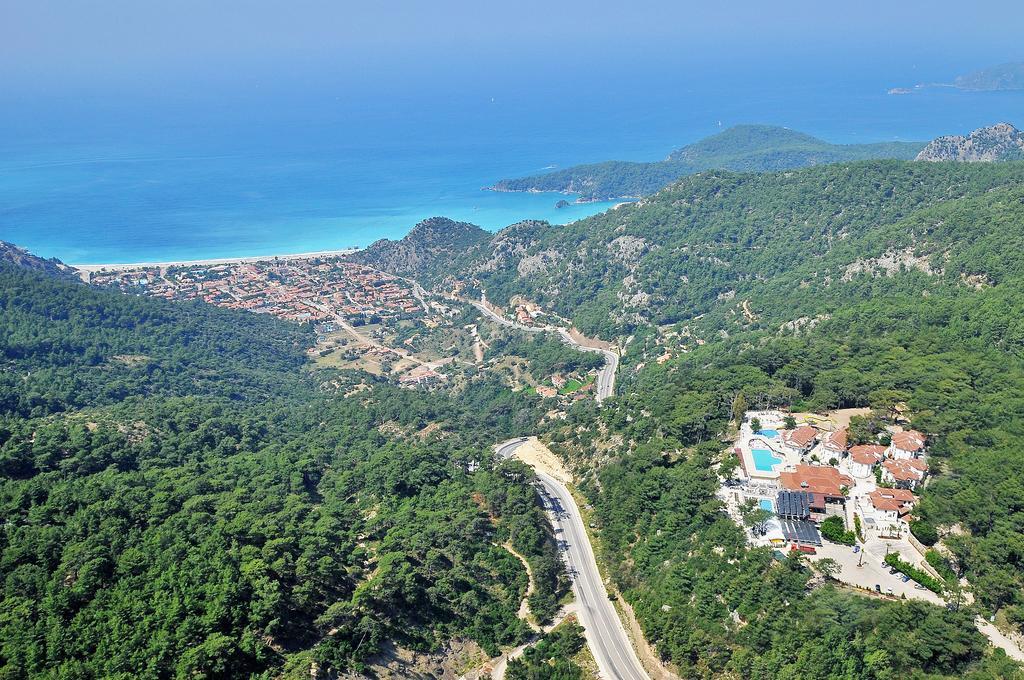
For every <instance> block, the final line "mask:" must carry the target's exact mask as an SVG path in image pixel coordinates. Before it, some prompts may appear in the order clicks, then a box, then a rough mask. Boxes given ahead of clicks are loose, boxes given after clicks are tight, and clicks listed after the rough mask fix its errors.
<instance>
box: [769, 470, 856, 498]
mask: <svg viewBox="0 0 1024 680" xmlns="http://www.w3.org/2000/svg"><path fill="white" fill-rule="evenodd" d="M779 483H780V484H782V488H783V489H787V490H789V491H810V492H811V493H817V494H825V495H827V496H841V495H843V494H842V489H841V487H844V486H846V487H850V486H853V480H852V479H850V478H849V477H848V476H846V475H844V474H842V473H841V472H839V470H837V469H835V468H834V467H825V466H818V465H797V466H796V469H795V470H794V471H793V472H780V473H779Z"/></svg>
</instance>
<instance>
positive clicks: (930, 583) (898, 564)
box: [885, 553, 944, 595]
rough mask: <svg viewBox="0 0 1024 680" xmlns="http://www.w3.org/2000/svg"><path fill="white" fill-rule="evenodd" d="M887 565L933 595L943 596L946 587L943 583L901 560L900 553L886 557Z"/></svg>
mask: <svg viewBox="0 0 1024 680" xmlns="http://www.w3.org/2000/svg"><path fill="white" fill-rule="evenodd" d="M885 563H886V564H887V565H889V566H890V567H892V568H894V569H895V570H896V571H898V572H901V573H903V574H906V575H907V576H909V577H910V578H912V579H913V580H915V581H917V582H918V583H920V584H921V585H923V586H924V587H925V588H927V589H928V590H930V591H932V592H933V593H935V594H937V595H942V591H943V590H944V586H943V584H942V582H941V581H939V579H937V578H935V577H934V576H932V575H931V574H929V573H927V572H925V571H922V570H920V569H918V568H917V567H915V566H914V565H912V564H910V563H909V562H904V561H903V560H902V559H900V556H899V554H898V553H889V554H888V555H886V556H885Z"/></svg>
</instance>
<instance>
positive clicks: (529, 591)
mask: <svg viewBox="0 0 1024 680" xmlns="http://www.w3.org/2000/svg"><path fill="white" fill-rule="evenodd" d="M501 547H502V548H504V549H505V550H507V551H509V552H510V553H512V554H513V555H515V556H516V557H517V558H519V561H520V562H522V563H523V567H525V568H526V576H527V578H528V579H529V583H528V585H527V586H526V595H524V596H523V601H522V602H520V603H519V612H518V614H517V616H519V618H521V619H522V620H523V621H526V623H528V624H529V625H530V628H532V629H533V631H534V632H535V633H536V632H540V626H538V625H537V624H536V623H534V622H533V616H531V614H530V595H533V591H534V590H536V584H535V583H534V581H533V569H531V568H530V563H529V562H528V561H527V559H526V558H525V557H523V556H522V555H520V554H519V553H518V552H516V549H515V548H513V547H512V543H510V542H509V541H505V542H504V543H502V544H501Z"/></svg>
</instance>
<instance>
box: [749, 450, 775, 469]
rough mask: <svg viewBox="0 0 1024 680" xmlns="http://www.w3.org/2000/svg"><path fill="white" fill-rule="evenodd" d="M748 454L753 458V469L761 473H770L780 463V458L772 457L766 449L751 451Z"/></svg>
mask: <svg viewBox="0 0 1024 680" xmlns="http://www.w3.org/2000/svg"><path fill="white" fill-rule="evenodd" d="M750 453H751V454H752V455H753V456H754V467H755V468H757V469H758V470H759V471H761V472H771V471H772V470H774V469H775V466H776V465H778V464H779V463H781V462H782V459H781V458H776V457H775V456H773V455H772V452H771V451H769V450H768V449H751V450H750Z"/></svg>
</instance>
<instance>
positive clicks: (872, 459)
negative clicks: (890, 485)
mask: <svg viewBox="0 0 1024 680" xmlns="http://www.w3.org/2000/svg"><path fill="white" fill-rule="evenodd" d="M884 455H885V447H884V446H879V445H877V444H860V445H859V446H854V447H853V448H852V449H850V472H852V473H853V476H854V477H856V478H858V479H867V478H869V477H870V476H871V475H872V473H873V470H874V467H875V465H877V464H878V462H879V461H881V460H882V457H883V456H884Z"/></svg>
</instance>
